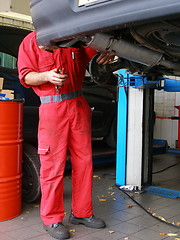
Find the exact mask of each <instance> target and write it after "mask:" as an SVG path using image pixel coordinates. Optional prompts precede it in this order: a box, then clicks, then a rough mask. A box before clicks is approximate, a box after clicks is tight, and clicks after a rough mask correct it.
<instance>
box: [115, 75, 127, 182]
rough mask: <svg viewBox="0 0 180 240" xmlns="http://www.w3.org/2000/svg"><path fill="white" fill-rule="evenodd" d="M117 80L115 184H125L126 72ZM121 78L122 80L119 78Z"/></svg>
mask: <svg viewBox="0 0 180 240" xmlns="http://www.w3.org/2000/svg"><path fill="white" fill-rule="evenodd" d="M119 73H120V76H119V79H118V111H117V112H118V114H117V151H116V159H117V161H116V184H117V185H119V186H121V185H125V184H126V145H127V144H126V140H127V98H128V96H127V95H128V87H127V79H126V80H125V78H124V76H125V74H126V70H120V71H119ZM121 77H122V78H121Z"/></svg>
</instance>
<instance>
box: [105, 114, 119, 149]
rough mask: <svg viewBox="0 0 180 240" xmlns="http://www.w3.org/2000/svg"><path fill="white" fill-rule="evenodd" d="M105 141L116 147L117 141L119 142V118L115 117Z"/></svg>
mask: <svg viewBox="0 0 180 240" xmlns="http://www.w3.org/2000/svg"><path fill="white" fill-rule="evenodd" d="M105 141H106V143H107V145H108V146H109V147H111V148H113V149H115V148H116V143H117V119H116V118H114V119H113V122H112V125H111V128H110V131H109V134H108V136H107V137H106V138H105Z"/></svg>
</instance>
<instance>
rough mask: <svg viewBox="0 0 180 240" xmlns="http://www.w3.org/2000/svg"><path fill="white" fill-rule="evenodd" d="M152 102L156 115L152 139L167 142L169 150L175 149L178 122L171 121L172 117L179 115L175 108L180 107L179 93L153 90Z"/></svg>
mask: <svg viewBox="0 0 180 240" xmlns="http://www.w3.org/2000/svg"><path fill="white" fill-rule="evenodd" d="M154 100H155V104H154V110H155V113H156V120H155V126H154V139H163V140H167V143H168V146H169V147H170V148H176V146H177V140H178V120H172V117H173V116H178V115H179V111H178V109H177V108H176V106H180V93H179V92H165V91H163V90H161V91H158V90H155V98H154Z"/></svg>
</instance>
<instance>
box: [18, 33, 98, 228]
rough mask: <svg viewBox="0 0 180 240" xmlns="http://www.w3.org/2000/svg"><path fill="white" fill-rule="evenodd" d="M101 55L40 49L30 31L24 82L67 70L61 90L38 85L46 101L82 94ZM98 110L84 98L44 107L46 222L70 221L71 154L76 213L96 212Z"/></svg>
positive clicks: (41, 141)
mask: <svg viewBox="0 0 180 240" xmlns="http://www.w3.org/2000/svg"><path fill="white" fill-rule="evenodd" d="M95 54H96V51H94V50H92V49H88V48H87V49H85V48H83V47H80V48H66V49H64V48H63V49H55V50H54V51H53V53H50V52H46V51H44V50H41V49H39V48H38V46H37V43H36V33H35V32H33V33H30V34H29V35H28V36H27V37H26V38H25V39H24V41H23V42H22V43H21V45H20V48H19V56H18V69H19V78H20V81H21V83H22V84H23V85H24V86H25V87H29V86H27V85H26V84H25V82H24V76H25V75H26V74H27V73H29V72H44V71H49V70H52V69H54V68H57V67H58V68H60V69H62V68H64V69H65V73H67V75H68V79H67V80H66V82H65V83H64V86H63V87H61V88H60V89H59V93H57V92H56V90H55V86H54V85H53V84H51V83H46V84H42V85H39V86H33V87H32V88H33V90H34V91H35V92H36V94H37V95H38V96H40V97H43V96H50V98H51V96H53V95H57V94H65V93H70V92H74V91H77V90H81V88H82V81H83V79H84V76H85V70H86V64H87V63H88V61H89V60H90V59H91V57H92V56H94V55H95ZM91 115H92V111H91V109H90V107H89V105H88V104H87V102H86V100H85V98H84V97H83V96H78V97H76V98H73V99H68V100H64V101H58V102H47V103H41V106H40V108H39V130H38V153H39V154H40V161H41V170H40V182H41V191H42V199H41V208H40V214H41V217H42V220H43V222H44V224H46V225H49V224H52V223H56V222H62V220H63V217H64V200H63V187H64V183H63V174H64V169H65V164H66V158H67V150H69V152H70V159H71V163H72V212H73V213H74V215H75V216H76V217H89V216H91V215H93V212H92V149H91Z"/></svg>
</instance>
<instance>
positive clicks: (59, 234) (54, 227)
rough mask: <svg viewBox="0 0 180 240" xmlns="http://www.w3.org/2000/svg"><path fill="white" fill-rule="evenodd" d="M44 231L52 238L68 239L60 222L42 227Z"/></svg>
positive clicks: (68, 235) (66, 231) (67, 232)
mask: <svg viewBox="0 0 180 240" xmlns="http://www.w3.org/2000/svg"><path fill="white" fill-rule="evenodd" d="M44 229H45V230H46V231H47V233H48V234H49V235H50V236H51V237H53V238H56V239H67V238H70V233H69V231H68V230H67V229H66V228H65V226H64V225H63V224H62V223H61V222H58V223H54V224H51V225H44Z"/></svg>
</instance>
